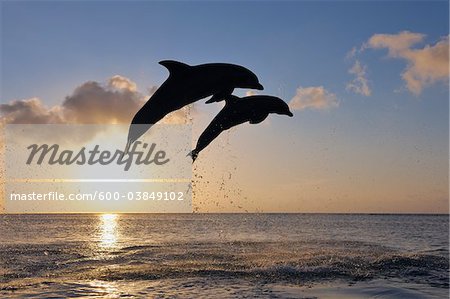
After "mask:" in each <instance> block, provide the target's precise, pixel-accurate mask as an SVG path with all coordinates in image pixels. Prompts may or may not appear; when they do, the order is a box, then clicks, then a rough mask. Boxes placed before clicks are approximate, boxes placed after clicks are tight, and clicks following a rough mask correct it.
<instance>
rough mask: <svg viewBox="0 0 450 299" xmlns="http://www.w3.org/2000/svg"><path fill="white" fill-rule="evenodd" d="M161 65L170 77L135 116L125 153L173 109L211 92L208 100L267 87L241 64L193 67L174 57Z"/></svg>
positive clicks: (215, 64) (213, 64) (218, 99)
mask: <svg viewBox="0 0 450 299" xmlns="http://www.w3.org/2000/svg"><path fill="white" fill-rule="evenodd" d="M159 64H161V65H162V66H164V67H166V68H167V69H168V70H169V77H168V78H167V80H166V81H164V83H163V84H162V85H161V86H160V87H159V88H158V89H157V90H156V92H155V93H154V94H153V95H152V96H151V97H150V99H149V100H148V101H147V102H146V103H145V104H144V106H142V108H141V109H140V110H139V111H138V112H137V113H136V115H135V116H134V117H133V120H132V121H131V125H130V128H129V131H128V139H127V145H126V147H125V150H124V154H126V153H127V152H128V149H129V148H130V146H131V144H132V143H133V142H135V141H136V140H137V139H138V138H139V137H141V136H142V135H143V134H144V133H145V132H147V130H148V129H150V127H151V126H152V125H154V124H156V123H157V122H158V121H160V120H161V119H162V118H163V117H164V116H166V115H167V114H169V113H170V112H173V111H175V110H178V109H180V108H182V107H184V106H186V105H188V104H191V103H194V102H196V101H198V100H200V99H203V98H205V97H208V96H211V95H212V97H211V99H210V100H209V101H208V102H216V101H221V100H222V99H224V98H225V97H226V96H228V95H230V94H231V93H232V92H233V90H234V88H251V89H258V90H263V89H264V87H263V86H262V85H261V84H260V83H259V80H258V77H257V76H256V75H255V74H254V73H253V72H251V71H250V70H248V69H246V68H245V67H243V66H240V65H235V64H228V63H207V64H201V65H195V66H190V65H187V64H185V63H182V62H178V61H174V60H163V61H160V62H159ZM133 125H137V126H133Z"/></svg>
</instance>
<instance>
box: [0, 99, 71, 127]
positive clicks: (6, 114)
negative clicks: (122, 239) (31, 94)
mask: <svg viewBox="0 0 450 299" xmlns="http://www.w3.org/2000/svg"><path fill="white" fill-rule="evenodd" d="M0 116H1V117H0V120H1V122H2V123H7V124H27V123H28V124H49V123H52V124H60V123H63V122H64V121H63V114H62V113H61V107H60V106H55V107H52V108H48V107H46V106H44V104H43V103H42V102H41V100H40V99H38V98H31V99H25V100H13V101H11V102H9V103H7V104H0Z"/></svg>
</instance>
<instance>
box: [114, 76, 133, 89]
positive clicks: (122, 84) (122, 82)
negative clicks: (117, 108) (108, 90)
mask: <svg viewBox="0 0 450 299" xmlns="http://www.w3.org/2000/svg"><path fill="white" fill-rule="evenodd" d="M108 85H109V86H110V87H113V88H117V89H126V90H129V91H132V92H136V89H137V86H136V83H134V82H133V81H131V80H130V79H128V78H126V77H122V76H120V75H115V76H112V77H111V78H110V79H109V81H108Z"/></svg>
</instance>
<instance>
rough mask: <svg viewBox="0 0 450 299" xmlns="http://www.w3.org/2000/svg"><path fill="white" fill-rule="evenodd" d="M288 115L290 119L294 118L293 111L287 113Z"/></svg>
mask: <svg viewBox="0 0 450 299" xmlns="http://www.w3.org/2000/svg"><path fill="white" fill-rule="evenodd" d="M286 114H287V115H289V117H293V116H294V114H292V112H291V111H288V113H286Z"/></svg>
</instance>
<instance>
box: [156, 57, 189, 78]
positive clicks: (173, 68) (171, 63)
mask: <svg viewBox="0 0 450 299" xmlns="http://www.w3.org/2000/svg"><path fill="white" fill-rule="evenodd" d="M159 64H160V65H162V66H164V67H165V68H167V69H168V70H169V72H170V75H172V76H177V74H182V73H184V72H185V71H187V70H188V69H189V68H190V67H191V66H190V65H188V64H186V63H182V62H179V61H175V60H163V61H160V62H159Z"/></svg>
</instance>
